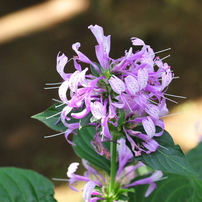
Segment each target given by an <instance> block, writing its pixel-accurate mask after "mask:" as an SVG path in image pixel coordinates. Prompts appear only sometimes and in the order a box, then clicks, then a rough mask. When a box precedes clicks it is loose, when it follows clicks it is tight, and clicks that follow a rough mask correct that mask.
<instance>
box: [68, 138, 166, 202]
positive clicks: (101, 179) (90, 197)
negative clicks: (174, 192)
mask: <svg viewBox="0 0 202 202" xmlns="http://www.w3.org/2000/svg"><path fill="white" fill-rule="evenodd" d="M117 152H118V156H119V159H118V165H119V166H118V170H117V173H116V182H115V184H116V189H117V190H121V191H117V192H116V193H114V194H113V195H111V194H110V193H108V181H107V177H106V174H105V175H104V174H100V173H99V172H98V171H97V170H95V169H94V168H93V167H91V166H90V165H89V163H88V162H87V161H86V160H84V159H82V163H83V165H84V167H85V168H86V170H87V171H86V172H85V173H84V176H82V175H77V174H75V172H76V170H77V168H78V166H79V163H77V162H74V163H72V164H70V166H69V168H68V171H67V176H68V177H69V185H70V188H71V189H73V190H74V191H78V190H77V189H76V188H75V187H74V186H73V185H74V184H75V183H76V182H78V181H84V182H86V184H85V186H84V189H83V199H84V200H85V201H86V202H96V201H100V200H106V201H108V200H109V199H110V201H114V202H116V201H118V199H119V198H120V196H121V195H122V194H123V193H126V192H130V190H129V189H128V188H129V187H134V186H137V185H143V184H149V187H148V189H147V191H146V193H145V197H147V196H149V195H150V194H151V193H152V192H153V190H154V189H156V187H157V186H156V184H155V181H159V180H162V179H163V178H162V176H163V173H162V172H161V171H159V170H156V171H155V172H153V173H152V174H151V172H147V173H145V175H146V177H144V176H142V177H143V178H142V179H139V180H135V179H136V178H137V177H138V176H139V175H138V172H137V170H138V168H141V167H144V166H145V165H144V164H143V163H142V162H138V163H137V164H135V165H127V163H128V162H130V161H132V158H133V154H132V152H131V151H130V150H129V148H128V147H127V146H126V144H125V139H123V138H121V139H120V140H119V141H118V147H117ZM108 178H109V177H108ZM131 180H133V181H132V182H131ZM111 197H113V198H111Z"/></svg>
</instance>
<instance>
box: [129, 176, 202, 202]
mask: <svg viewBox="0 0 202 202" xmlns="http://www.w3.org/2000/svg"><path fill="white" fill-rule="evenodd" d="M164 175H165V176H167V177H168V178H167V179H165V180H161V181H158V182H155V183H156V184H157V189H156V190H154V191H153V192H152V194H151V195H149V196H148V197H147V198H145V197H144V194H145V193H146V191H147V189H148V185H139V186H134V187H133V188H134V189H135V192H134V193H131V192H129V193H128V196H129V198H130V200H129V202H134V201H138V202H157V201H163V202H173V201H174V202H200V201H202V195H201V193H202V181H201V180H199V179H196V178H194V177H191V176H185V175H178V174H172V173H167V174H164Z"/></svg>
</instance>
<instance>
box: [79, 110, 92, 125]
mask: <svg viewBox="0 0 202 202" xmlns="http://www.w3.org/2000/svg"><path fill="white" fill-rule="evenodd" d="M91 117H92V113H91V112H90V113H88V114H87V115H86V116H85V117H83V118H82V119H80V121H79V123H80V128H82V127H84V126H86V125H87V124H89V123H90V122H91V121H90V120H91Z"/></svg>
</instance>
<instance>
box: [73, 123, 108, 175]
mask: <svg viewBox="0 0 202 202" xmlns="http://www.w3.org/2000/svg"><path fill="white" fill-rule="evenodd" d="M95 133H96V131H95V127H93V126H86V127H83V128H81V129H80V130H79V131H78V135H74V139H73V142H74V143H75V144H76V146H73V149H74V151H75V152H76V154H77V155H78V156H79V157H80V158H83V159H86V160H87V161H89V162H90V163H91V164H92V165H94V166H96V167H98V168H101V169H103V170H105V171H106V172H107V173H109V172H110V161H109V160H108V159H106V158H105V157H103V156H100V155H99V154H98V153H97V152H96V151H95V149H94V148H93V146H92V145H91V143H90V142H91V141H92V140H93V138H94V135H95Z"/></svg>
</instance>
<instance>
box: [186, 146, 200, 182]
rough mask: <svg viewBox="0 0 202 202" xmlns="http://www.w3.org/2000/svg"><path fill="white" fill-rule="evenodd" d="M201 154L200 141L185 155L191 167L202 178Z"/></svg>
mask: <svg viewBox="0 0 202 202" xmlns="http://www.w3.org/2000/svg"><path fill="white" fill-rule="evenodd" d="M201 154H202V142H200V143H199V144H198V146H197V147H195V148H194V149H192V150H190V151H189V152H188V153H187V154H186V156H187V158H188V160H189V162H190V164H191V165H192V168H193V169H194V170H195V171H196V172H197V173H198V174H199V178H200V179H201V180H202V166H201Z"/></svg>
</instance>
